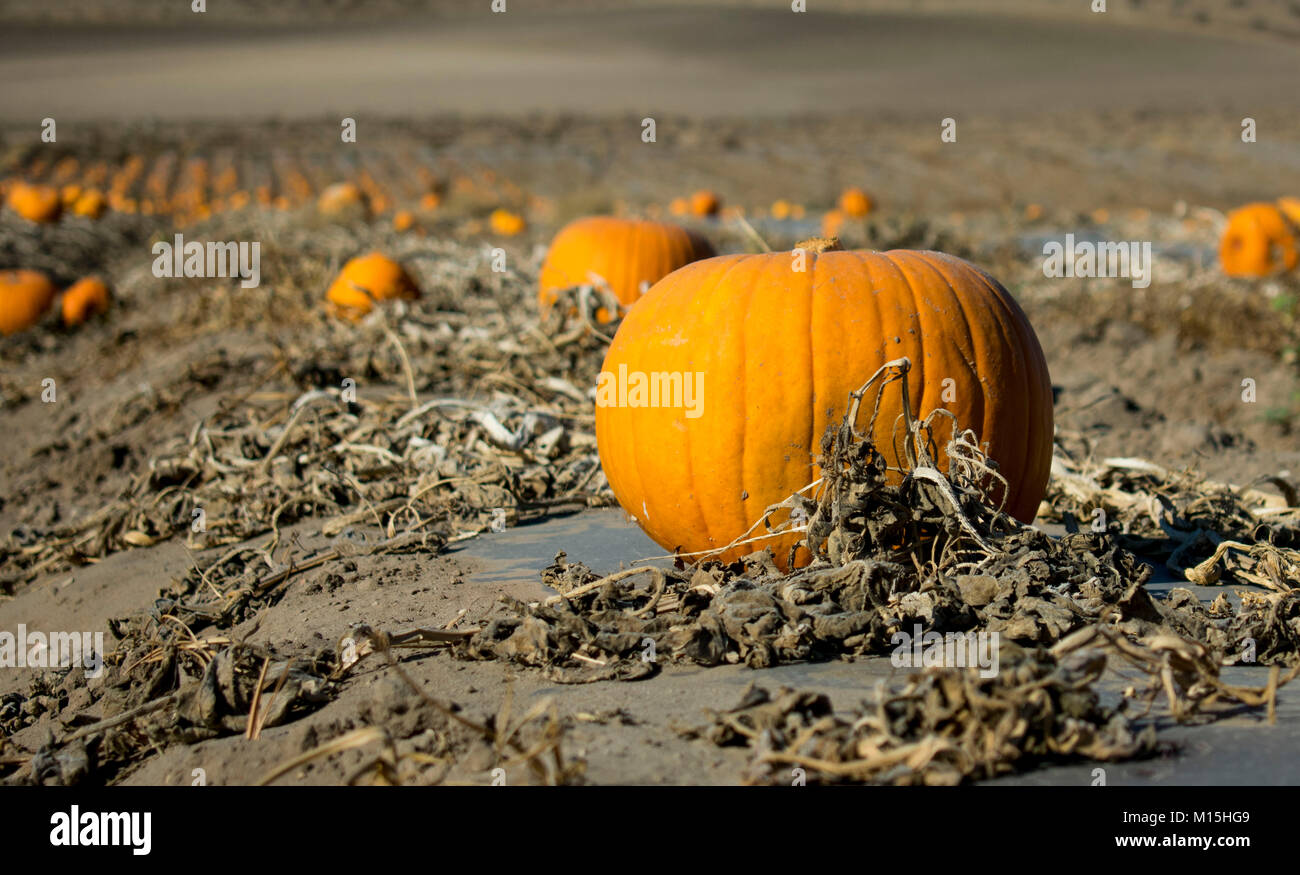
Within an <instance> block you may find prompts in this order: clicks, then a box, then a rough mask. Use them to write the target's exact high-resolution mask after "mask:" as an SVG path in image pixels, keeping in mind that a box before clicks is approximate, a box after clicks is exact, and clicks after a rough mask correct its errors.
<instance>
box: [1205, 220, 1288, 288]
mask: <svg viewBox="0 0 1300 875" xmlns="http://www.w3.org/2000/svg"><path fill="white" fill-rule="evenodd" d="M1297 262H1300V248H1297V243H1296V229H1295V227H1293V225H1292V224H1291V222H1290V221H1289V220H1288V219H1287V216H1286V215H1285V214H1284V213H1283V212H1282V210H1281V209H1280V208H1279V206H1278V205H1277V204H1270V203H1254V204H1246V206H1244V207H1241V208H1240V209H1236V210H1233V211H1232V212H1230V213H1228V225H1227V227H1226V228H1224V230H1223V238H1222V239H1221V240H1220V241H1219V264H1220V265H1221V266H1222V267H1223V272H1224V273H1225V274H1227V275H1228V276H1243V277H1259V276H1269V275H1271V274H1275V273H1280V272H1282V271H1287V270H1291V269H1293V268H1294V267H1295V266H1296V264H1297Z"/></svg>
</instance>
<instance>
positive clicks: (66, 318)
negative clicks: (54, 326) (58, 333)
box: [62, 276, 108, 328]
mask: <svg viewBox="0 0 1300 875" xmlns="http://www.w3.org/2000/svg"><path fill="white" fill-rule="evenodd" d="M62 310H63V324H64V325H66V326H68V327H69V328H71V327H73V326H74V325H80V324H81V323H82V322H85V321H86V320H87V319H89V318H90V317H91V316H97V315H99V314H101V313H106V312H108V286H106V285H104V281H103V280H101V279H100V278H99V277H93V276H88V277H86V278H84V279H79V280H77V281H76V282H75V283H73V284H72V285H70V286H68V288H67V289H66V290H64V292H63V306H62Z"/></svg>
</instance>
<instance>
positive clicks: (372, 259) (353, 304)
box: [326, 252, 420, 320]
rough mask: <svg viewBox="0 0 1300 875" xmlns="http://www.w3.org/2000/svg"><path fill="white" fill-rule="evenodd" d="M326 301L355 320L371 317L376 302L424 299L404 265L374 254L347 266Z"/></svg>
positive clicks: (357, 258)
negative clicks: (369, 315)
mask: <svg viewBox="0 0 1300 875" xmlns="http://www.w3.org/2000/svg"><path fill="white" fill-rule="evenodd" d="M326 297H327V298H328V299H329V302H330V304H331V305H333V308H334V310H335V312H336V313H338V314H339V315H340V316H343V317H345V318H348V319H354V320H355V319H360V318H361V317H362V316H364V315H365V314H367V313H369V312H370V310H371V308H372V307H373V306H374V304H375V302H376V301H389V300H394V299H399V298H400V299H402V300H407V301H410V300H414V299H416V298H418V297H420V290H419V288H418V287H417V286H416V285H415V280H413V279H411V275H410V274H408V273H407V272H406V269H405V268H403V267H402V266H401V265H400V264H398V263H397V262H396V261H393V260H392V259H391V258H389V257H388V256H386V255H383V254H382V253H379V252H371V253H369V254H367V255H361V256H357V257H356V258H353V259H352V260H351V261H349V262H348V263H347V264H345V265H343V270H341V271H339V275H338V277H337V278H336V279H335V280H334V282H333V283H332V284H331V285H330V287H329V290H328V291H327V292H326Z"/></svg>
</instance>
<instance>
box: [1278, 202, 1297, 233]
mask: <svg viewBox="0 0 1300 875" xmlns="http://www.w3.org/2000/svg"><path fill="white" fill-rule="evenodd" d="M1277 208H1278V209H1279V210H1281V211H1282V215H1284V216H1286V217H1287V220H1288V221H1290V222H1291V224H1292V225H1295V226H1296V229H1297V231H1300V197H1280V198H1278V199H1277Z"/></svg>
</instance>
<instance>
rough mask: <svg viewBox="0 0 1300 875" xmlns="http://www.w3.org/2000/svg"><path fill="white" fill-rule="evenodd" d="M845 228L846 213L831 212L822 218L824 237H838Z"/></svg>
mask: <svg viewBox="0 0 1300 875" xmlns="http://www.w3.org/2000/svg"><path fill="white" fill-rule="evenodd" d="M843 227H844V213H843V212H841V211H840V210H830V211H829V212H827V213H826V215H824V216H822V236H823V237H836V236H838V235H839V233H840V229H841V228H843Z"/></svg>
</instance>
